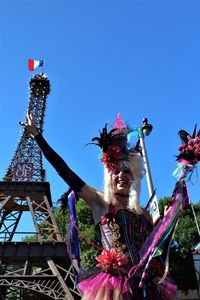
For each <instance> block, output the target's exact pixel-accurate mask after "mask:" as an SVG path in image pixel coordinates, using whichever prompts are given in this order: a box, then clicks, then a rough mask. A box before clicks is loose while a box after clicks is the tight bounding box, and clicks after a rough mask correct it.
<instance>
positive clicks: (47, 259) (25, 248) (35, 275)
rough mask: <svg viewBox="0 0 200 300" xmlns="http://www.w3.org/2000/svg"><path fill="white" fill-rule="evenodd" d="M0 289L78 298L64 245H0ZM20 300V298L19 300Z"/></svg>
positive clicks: (20, 243)
mask: <svg viewBox="0 0 200 300" xmlns="http://www.w3.org/2000/svg"><path fill="white" fill-rule="evenodd" d="M0 257H1V268H0V287H4V288H5V287H14V288H18V289H26V290H30V291H32V292H34V293H40V294H42V295H45V296H47V297H48V298H49V299H57V300H61V299H62V300H64V299H67V300H73V299H77V300H78V299H80V298H81V293H80V291H79V290H78V288H77V287H76V288H75V289H74V288H73V287H74V273H73V272H72V266H71V262H70V260H69V259H68V256H67V250H66V245H65V243H36V242H33V243H25V242H18V243H17V242H15V243H14V242H6V243H0ZM22 299H23V298H22Z"/></svg>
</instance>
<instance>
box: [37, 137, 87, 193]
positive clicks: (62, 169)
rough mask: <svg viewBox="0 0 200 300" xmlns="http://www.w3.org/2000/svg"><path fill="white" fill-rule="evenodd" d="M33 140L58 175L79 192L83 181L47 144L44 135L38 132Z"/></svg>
mask: <svg viewBox="0 0 200 300" xmlns="http://www.w3.org/2000/svg"><path fill="white" fill-rule="evenodd" d="M35 141H36V142H37V144H38V146H39V147H40V149H41V150H42V152H43V154H44V156H45V157H46V159H47V160H48V161H49V162H50V164H51V165H52V166H53V167H54V169H56V171H57V172H58V174H59V175H60V177H61V178H62V179H63V180H64V181H65V182H66V183H67V184H68V185H69V187H70V188H71V189H72V190H73V191H75V192H79V191H80V189H81V188H82V187H83V186H84V184H85V182H84V181H83V180H82V179H81V178H80V177H79V176H78V175H76V174H75V173H74V172H73V171H72V170H71V169H70V168H69V167H68V165H67V164H66V162H65V161H64V160H63V159H62V158H61V157H60V156H59V155H58V154H57V153H56V152H55V151H54V150H53V149H52V148H51V147H50V146H49V144H48V143H47V141H46V140H45V139H44V137H43V136H42V135H41V133H39V134H38V135H37V136H36V137H35Z"/></svg>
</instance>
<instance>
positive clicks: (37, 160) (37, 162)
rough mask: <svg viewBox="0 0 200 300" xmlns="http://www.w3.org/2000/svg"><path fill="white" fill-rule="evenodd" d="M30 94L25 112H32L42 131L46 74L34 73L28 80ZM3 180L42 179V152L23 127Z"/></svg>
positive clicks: (47, 88)
mask: <svg viewBox="0 0 200 300" xmlns="http://www.w3.org/2000/svg"><path fill="white" fill-rule="evenodd" d="M29 86H30V96H29V103H28V110H27V112H32V114H33V118H34V120H35V125H36V127H37V128H38V130H39V131H40V132H43V125H44V115H45V109H46V102H47V101H46V99H47V96H48V94H49V93H50V82H49V80H48V78H47V76H46V74H44V73H41V74H36V75H34V76H33V77H32V78H31V79H30V81H29ZM3 180H4V181H44V180H45V170H44V169H43V165H42V153H41V151H40V149H39V147H38V145H37V144H36V142H35V141H34V140H33V139H32V138H31V137H30V136H29V135H28V133H27V131H26V129H25V128H24V129H23V132H22V136H21V139H20V141H19V143H18V146H17V149H16V151H15V154H14V157H13V159H12V161H11V163H10V166H9V168H8V170H7V172H6V175H5V177H4V178H3Z"/></svg>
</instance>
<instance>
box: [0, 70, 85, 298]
mask: <svg viewBox="0 0 200 300" xmlns="http://www.w3.org/2000/svg"><path fill="white" fill-rule="evenodd" d="M29 85H30V94H29V101H28V112H32V114H33V117H34V120H35V124H36V126H37V128H38V129H39V131H40V132H43V124H44V115H45V109H46V99H47V96H48V94H49V93H50V82H49V80H48V78H47V75H46V74H44V73H40V74H36V75H34V76H33V77H32V78H31V79H30V81H29ZM25 212H26V213H27V212H29V215H30V217H31V218H32V220H33V224H34V227H35V233H34V237H35V240H36V241H34V242H25V241H18V240H17V236H19V235H17V233H18V232H17V228H18V224H19V223H20V220H21V221H22V215H23V213H25ZM21 233H22V232H21ZM25 233H26V232H25ZM28 233H29V232H27V234H28ZM76 270H77V268H76V267H74V266H72V263H71V261H70V259H69V256H68V255H67V248H66V244H65V242H64V240H63V238H62V235H61V234H60V233H59V231H58V227H57V224H56V221H55V218H54V215H53V204H52V199H51V192H50V185H49V182H46V181H45V170H44V168H43V164H42V153H41V151H40V149H39V147H38V145H37V144H36V142H35V141H34V140H33V139H32V138H31V137H30V136H29V135H28V133H27V132H26V129H25V128H23V131H22V134H21V138H20V141H19V143H18V146H17V149H16V151H15V154H14V157H13V159H12V160H11V163H10V166H9V167H8V169H7V171H6V175H5V176H4V178H3V180H2V181H0V300H7V299H8V300H10V299H15V300H27V299H29V300H31V299H37V300H45V299H46V300H48V299H57V300H60V299H69V300H73V299H80V298H81V294H80V291H79V290H78V288H74V272H76Z"/></svg>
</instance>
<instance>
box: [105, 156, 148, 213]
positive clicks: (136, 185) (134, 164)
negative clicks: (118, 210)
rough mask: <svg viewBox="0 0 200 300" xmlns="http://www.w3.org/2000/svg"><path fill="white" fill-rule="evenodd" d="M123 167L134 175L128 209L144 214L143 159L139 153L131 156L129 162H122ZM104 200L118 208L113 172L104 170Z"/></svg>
mask: <svg viewBox="0 0 200 300" xmlns="http://www.w3.org/2000/svg"><path fill="white" fill-rule="evenodd" d="M121 166H125V167H126V168H129V169H130V170H131V173H132V174H133V178H132V184H131V187H130V192H129V202H128V208H129V209H130V210H131V211H133V212H134V213H136V214H139V215H140V214H142V212H143V211H142V209H141V207H140V186H141V178H142V177H143V168H142V157H141V155H140V154H139V153H132V154H130V155H129V160H122V161H121ZM104 199H105V201H106V202H107V203H108V205H109V204H112V205H113V206H116V204H117V199H116V197H115V194H114V186H113V181H112V171H110V172H109V171H108V169H107V168H105V169H104Z"/></svg>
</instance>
